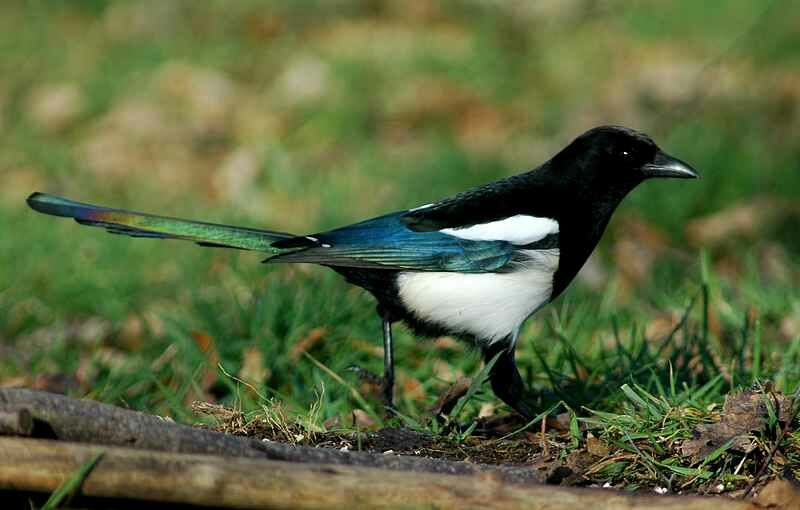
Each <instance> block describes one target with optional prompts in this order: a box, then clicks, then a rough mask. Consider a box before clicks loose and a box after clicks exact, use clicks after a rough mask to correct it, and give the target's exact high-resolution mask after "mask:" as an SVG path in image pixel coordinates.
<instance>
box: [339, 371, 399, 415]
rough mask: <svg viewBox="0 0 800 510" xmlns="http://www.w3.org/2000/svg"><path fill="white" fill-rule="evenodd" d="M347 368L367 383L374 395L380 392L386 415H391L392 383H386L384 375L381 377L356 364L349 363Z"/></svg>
mask: <svg viewBox="0 0 800 510" xmlns="http://www.w3.org/2000/svg"><path fill="white" fill-rule="evenodd" d="M347 370H349V371H351V372H354V373H355V374H356V376H357V377H358V379H359V380H360V381H361V382H362V383H365V384H367V385H368V387H369V390H370V393H372V394H376V395H377V394H380V397H381V400H382V403H383V408H384V410H385V412H386V416H387V417H389V416H392V415H393V413H392V410H394V399H393V398H392V392H393V389H394V385H391V386H390V385H389V384H387V379H386V378H385V377H381V376H379V375H378V374H376V373H374V372H370V371H369V370H367V369H366V368H363V367H360V366H358V365H351V366H349V367H348V368H347Z"/></svg>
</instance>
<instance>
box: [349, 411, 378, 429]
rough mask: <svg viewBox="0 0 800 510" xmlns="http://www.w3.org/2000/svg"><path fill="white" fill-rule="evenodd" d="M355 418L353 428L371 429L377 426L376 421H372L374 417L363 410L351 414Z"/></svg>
mask: <svg viewBox="0 0 800 510" xmlns="http://www.w3.org/2000/svg"><path fill="white" fill-rule="evenodd" d="M351 414H352V416H353V426H355V427H356V428H357V429H361V430H364V429H370V428H373V427H374V426H375V420H374V419H372V416H370V415H369V414H367V413H366V411H363V410H361V409H353V412H352V413H351Z"/></svg>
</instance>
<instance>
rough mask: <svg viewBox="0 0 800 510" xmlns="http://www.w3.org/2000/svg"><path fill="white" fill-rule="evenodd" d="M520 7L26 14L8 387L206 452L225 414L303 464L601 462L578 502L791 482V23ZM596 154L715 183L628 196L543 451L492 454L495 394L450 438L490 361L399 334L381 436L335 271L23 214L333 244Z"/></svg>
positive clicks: (376, 346)
mask: <svg viewBox="0 0 800 510" xmlns="http://www.w3.org/2000/svg"><path fill="white" fill-rule="evenodd" d="M525 5H528V4H527V3H522V2H519V3H516V2H514V3H512V2H509V3H500V2H484V1H477V0H475V1H463V2H455V1H452V2H451V1H448V2H414V3H413V4H412V5H409V3H408V2H395V1H386V2H373V1H361V2H359V1H337V2H312V3H303V4H302V6H300V4H298V3H296V2H290V1H286V2H283V1H274V2H267V3H262V2H250V1H245V0H242V1H236V2H230V1H208V2H189V1H186V2H180V1H179V2H159V1H144V2H124V1H119V2H117V1H103V0H93V1H87V2H57V1H46V0H39V1H27V2H12V3H10V4H9V5H5V6H4V7H3V15H2V16H0V50H2V51H0V76H3V78H2V80H0V131H2V136H0V182H1V183H2V185H1V186H0V231H2V232H3V235H2V236H0V384H2V385H4V386H28V387H36V388H42V389H48V390H51V391H60V392H66V393H69V394H71V395H78V396H86V397H89V398H93V399H98V400H101V401H106V402H112V403H115V404H121V405H126V406H129V407H132V408H135V409H142V410H147V411H150V412H154V413H157V414H161V415H169V416H171V417H173V418H174V419H176V420H179V421H182V422H189V423H193V422H195V421H197V420H198V419H199V418H198V415H196V414H195V413H193V412H192V409H191V407H192V406H191V404H192V402H193V401H195V400H199V401H203V402H214V403H218V404H223V405H226V406H228V407H232V408H235V409H241V410H242V411H243V412H244V413H245V414H244V416H245V418H246V419H245V422H250V421H252V420H256V422H257V420H258V419H260V418H259V417H263V416H272V418H270V419H274V420H277V422H279V423H284V424H286V423H288V424H291V426H288V430H290V431H291V432H292V434H291V437H284V438H283V439H282V440H287V441H295V442H304V441H312V440H311V439H310V438H312V437H313V438H315V439H314V441H317V440H319V441H332V442H333V443H335V444H337V445H338V444H339V443H337V441H340V440H347V441H349V443H348V444H349V446H348V447H351V448H358V447H359V446H358V441H359V439H358V438H359V437H362V436H361V435H359V434H360V433H357V432H356V431H367V432H369V431H376V430H379V429H381V428H383V427H386V426H391V427H398V426H403V427H406V428H409V429H413V430H416V431H418V432H420V433H424V434H427V435H429V436H430V437H432V438H433V439H431V441H432V442H431V443H429V444H427V443H426V445H425V446H421V447H420V451H424V452H425V454H430V455H434V454H435V453H436V452H437V451H441V452H442V453H441V455H443V456H450V457H459V456H462V457H463V458H465V459H466V458H469V459H477V460H486V461H491V460H493V459H496V460H497V461H498V462H520V463H531V462H534V463H535V462H539V460H537V459H543V458H548V459H551V460H546V461H541V462H543V464H542V465H543V467H542V470H543V472H548V470H552V469H555V468H553V466H560V465H562V464H564V465H566V464H567V463H572V464H573V465H577V464H576V462H578V460H580V459H579V457H580V456H581V455H584V453H586V454H588V455H590V457H591V458H589V459H588V460H587V459H583V460H581V462H582V464H581V465H584V466H585V465H587V463H588V466H589V467H585V468H581V469H578V468H576V469H573V470H572V472H574V473H581V475H580V476H581V477H582V478H583V479H579V478H576V477H573V478H569V479H567V478H564V480H566V482H565V483H572V482H574V483H592V484H601V485H602V484H605V483H608V484H611V485H613V486H615V487H624V488H628V489H635V488H647V489H648V490H650V489H653V488H659V490H662V489H667V490H668V491H673V492H678V491H700V492H715V491H717V492H718V491H723V492H734V493H735V492H736V491H742V490H743V489H744V488H746V487H747V485H748V484H749V483H750V482H751V481H752V480H753V478H754V476H755V475H756V474H757V473H758V472H759V471H760V470H761V469H762V468H763V466H765V465H767V464H768V465H769V467H768V468H765V469H766V470H765V474H764V476H765V477H769V476H779V475H781V476H790V475H792V473H794V472H796V471H797V470H798V468H800V460H799V459H800V457H798V455H800V453H798V448H800V447H799V446H798V445H800V434H798V433H796V432H795V431H794V428H792V427H789V428H787V429H786V434H785V435H782V432H781V431H783V430H784V424H785V422H786V419H787V418H786V417H785V416H784V415H783V414H781V413H783V412H784V411H785V409H783V408H781V406H780V405H777V407H776V404H777V403H781V402H783V404H784V405H783V407H784V408H785V407H787V405H786V402H785V401H784V400H782V399H781V398H778V397H776V395H779V394H780V395H789V394H792V393H793V392H794V391H795V389H796V388H797V386H798V383H800V370H798V366H799V365H798V361H799V359H798V358H799V357H800V295H799V294H798V291H797V289H798V288H800V287H799V286H798V283H799V282H800V272H799V269H800V265H798V260H799V259H798V253H800V245H799V244H798V241H797V240H798V238H797V236H796V234H795V232H796V228H795V225H796V224H797V220H798V215H800V211H798V208H797V206H796V205H795V204H796V203H797V197H798V193H800V172H798V168H797V161H798V160H800V158H798V156H800V138H798V137H797V136H796V133H797V131H798V128H799V127H800V124H799V121H798V118H799V117H798V115H799V113H800V112H799V111H798V107H797V105H798V104H800V53H798V52H797V49H796V40H797V35H798V34H797V30H798V29H797V26H796V19H798V14H800V10H799V9H800V7H798V5H797V4H796V3H794V2H789V1H783V2H749V1H746V0H739V1H729V2H723V3H719V4H716V5H715V6H713V8H712V7H711V6H707V5H705V4H704V3H702V2H692V1H688V0H687V1H679V2H670V3H669V4H668V5H662V6H659V8H658V9H654V8H653V7H652V6H651V5H649V4H647V3H645V2H637V3H631V2H621V1H620V2H617V1H604V2H583V1H568V2H536V3H535V4H531V5H533V6H531V7H525ZM20 27H25V29H24V30H21V29H20ZM602 123H621V124H625V125H629V126H631V127H636V128H639V129H642V130H644V131H646V132H649V133H651V134H652V135H653V136H654V137H655V138H656V139H657V141H658V142H659V143H660V144H661V145H662V146H663V147H664V148H665V149H666V150H668V151H669V152H670V153H673V154H675V155H677V156H679V157H681V158H682V159H685V160H687V161H689V162H690V163H692V164H693V165H694V166H695V167H697V168H698V169H699V170H700V173H701V174H702V175H703V178H702V179H701V180H700V181H697V182H691V183H686V182H660V183H648V184H646V185H645V186H643V187H642V188H641V189H639V190H636V192H635V193H633V194H632V196H630V197H629V198H628V199H627V201H626V203H625V204H624V205H623V207H622V208H621V210H620V211H619V212H618V213H617V215H616V216H615V219H614V220H613V221H612V225H611V226H610V229H609V232H608V233H607V235H606V237H605V239H604V241H603V243H602V245H601V246H600V248H599V250H598V254H597V256H596V257H595V258H593V259H592V260H591V261H590V263H589V264H588V266H587V268H586V269H585V271H584V272H583V273H582V274H581V276H580V277H579V278H578V280H577V281H576V282H575V284H574V285H573V286H572V287H571V289H570V290H569V291H568V292H567V293H566V295H565V296H563V297H562V298H560V299H559V300H558V301H557V302H556V303H554V304H553V305H552V306H550V307H548V308H546V309H545V310H542V311H541V312H540V313H539V314H538V315H537V317H536V318H535V319H533V320H531V321H529V323H528V324H527V326H526V328H525V331H524V332H523V334H522V337H521V338H522V340H521V342H520V344H519V349H518V359H519V364H520V365H521V366H522V367H523V373H524V375H525V377H526V379H527V380H528V381H529V382H530V384H531V385H532V387H533V388H534V389H535V390H536V391H539V392H541V394H542V398H541V402H540V404H541V410H542V411H543V412H545V411H550V413H549V420H548V424H547V426H546V428H545V434H544V437H543V436H542V434H541V427H540V424H539V423H536V424H533V425H531V427H530V428H529V429H527V430H526V431H525V432H519V433H517V434H516V435H514V436H512V437H511V438H509V439H508V440H504V442H502V443H493V442H492V441H494V440H495V439H496V438H497V433H495V432H496V430H497V428H496V427H495V429H491V427H488V428H489V429H491V430H494V431H495V432H492V433H491V434H489V436H488V437H490V439H478V438H482V437H487V436H485V435H483V434H484V432H483V431H482V430H483V429H487V427H486V425H485V424H486V422H487V420H489V421H490V422H491V420H496V419H498V417H502V416H503V415H504V414H505V413H506V412H507V410H506V409H504V408H503V407H502V406H501V405H499V404H498V402H497V400H496V399H495V398H494V397H493V396H492V394H491V392H490V391H489V390H488V387H484V386H481V385H480V384H476V385H475V386H474V390H475V391H474V392H473V393H472V394H471V395H470V396H469V398H468V399H466V401H462V403H460V404H458V405H457V406H456V408H455V410H453V411H452V412H451V413H450V414H451V415H452V416H451V419H450V420H449V421H447V420H445V419H444V418H440V419H438V420H437V419H433V414H434V413H432V412H431V411H430V409H431V408H432V407H433V406H434V403H435V401H436V400H437V398H439V396H440V395H442V394H443V393H445V392H446V391H447V389H448V388H449V387H450V386H451V385H452V384H454V383H455V382H456V381H458V380H459V379H460V378H462V377H472V378H473V379H474V380H478V381H479V380H480V379H481V378H480V377H478V376H479V372H480V370H481V365H480V360H479V358H478V357H477V356H476V355H475V353H473V352H471V351H470V349H469V348H467V347H465V346H464V345H462V344H459V343H458V342H456V341H454V340H453V339H450V338H439V339H434V340H431V341H426V342H420V341H418V340H417V339H415V338H413V336H412V335H411V334H410V333H409V332H407V331H406V330H404V329H403V328H398V329H397V343H398V346H397V353H396V357H397V360H398V361H397V365H398V391H397V399H398V413H399V414H398V415H397V416H395V417H394V418H392V419H390V420H385V419H384V418H383V416H382V413H381V412H380V410H379V406H378V400H377V399H376V398H375V395H374V392H373V389H372V388H370V387H369V385H366V384H364V383H362V382H361V381H360V380H359V379H358V377H356V375H355V374H354V373H352V372H350V371H348V370H347V368H348V367H349V366H351V365H353V364H358V365H360V366H363V367H366V368H368V369H371V370H373V371H376V372H379V371H380V370H381V350H380V342H379V339H380V325H379V323H378V321H377V319H376V318H375V317H374V312H373V304H372V303H371V301H370V299H369V298H368V297H367V296H365V295H364V294H363V293H362V292H360V291H359V290H357V289H353V288H350V287H347V286H346V285H345V284H344V283H343V282H342V281H341V280H340V279H339V278H338V277H336V276H335V275H334V274H331V273H329V272H326V271H325V270H323V269H319V268H311V267H282V268H273V267H266V266H263V265H261V264H259V263H258V262H259V260H260V257H259V256H258V255H254V254H251V253H238V252H230V251H224V250H208V249H206V250H204V249H200V248H198V247H196V246H193V245H188V244H186V245H184V244H180V243H158V242H150V241H145V240H132V239H123V238H118V237H113V236H109V235H106V234H104V233H102V232H100V231H97V230H89V229H85V228H80V227H78V226H77V225H75V224H74V223H72V222H67V221H61V220H57V219H54V218H45V217H43V216H39V215H35V214H33V213H31V211H29V210H28V209H27V208H26V207H25V206H24V199H25V197H26V196H27V195H28V194H29V193H30V192H31V191H34V190H41V191H49V192H55V193H61V194H65V195H68V196H71V197H74V198H76V199H81V200H85V201H92V202H96V203H100V204H104V205H118V206H123V207H128V208H134V209H140V210H145V211H151V212H158V213H164V214H169V215H175V216H187V217H195V218H197V219H202V220H207V221H216V222H231V223H239V224H243V225H251V226H265V227H271V228H274V229H278V230H286V231H293V232H303V233H305V232H314V231H317V230H320V229H324V228H330V227H334V226H336V225H339V224H343V223H347V222H351V221H355V220H358V219H361V218H364V217H368V216H373V215H377V214H380V213H383V212H386V211H389V210H397V209H401V208H406V207H411V206H414V205H419V204H422V203H426V202H428V201H430V200H432V199H436V198H439V197H442V196H446V195H448V194H451V193H454V192H457V191H459V190H462V189H464V188H466V187H468V186H470V185H474V184H478V183H483V182H486V181H489V180H491V179H495V178H498V177H501V176H505V175H510V174H512V173H514V172H517V171H520V170H525V169H528V168H530V167H532V166H534V165H536V164H538V163H539V162H541V161H543V160H544V159H546V158H547V157H549V156H550V155H551V154H552V153H553V152H554V151H555V150H557V149H558V148H560V147H561V146H563V145H564V144H566V143H568V142H569V141H570V140H571V139H572V138H573V137H574V136H575V135H577V134H578V133H580V132H582V131H583V130H585V129H586V128H588V127H591V126H593V125H597V124H602ZM767 380H769V381H772V383H771V384H767V383H766V381H767ZM746 388H755V389H756V390H757V393H755V395H759V396H758V397H757V398H756V397H754V398H756V400H757V402H750V401H749V400H748V402H750V403H751V404H752V405H751V407H750V408H748V409H749V410H747V411H742V412H740V413H739V414H738V415H739V416H744V417H748V416H749V421H747V420H746V419H744V418H743V419H742V421H741V423H739V424H738V425H735V424H734V425H731V424H729V423H728V422H726V421H725V418H724V416H726V415H731V414H733V415H737V414H736V413H735V412H733V411H732V409H733V408H729V409H727V410H726V409H725V408H724V403H725V396H726V395H728V394H731V393H732V392H733V394H737V392H739V391H741V390H743V389H746ZM748 395H749V394H748ZM776 409H777V410H776ZM781 416H784V418H783V419H782V418H781ZM203 420H204V421H205V422H206V423H209V424H211V423H213V420H211V419H209V418H207V417H204V418H203ZM719 420H722V421H719ZM782 420H783V421H782ZM717 422H718V423H722V425H721V426H720V427H716V428H713V427H712V428H709V427H711V426H712V425H713V424H714V423H717ZM704 424H705V427H704V426H703V425H704ZM518 425H522V424H518ZM729 425H730V427H729ZM493 426H494V425H493ZM727 428H730V429H731V430H727ZM722 429H726V430H727V432H725V433H723V431H722ZM502 430H503V432H502V433H501V435H502V434H505V433H510V432H512V431H513V430H515V429H514V427H513V426H509V428H508V429H502ZM329 433H335V434H338V435H337V436H333V438H332V439H325V438H326V437H327V436H326V434H329ZM486 434H488V432H486ZM704 434H705V435H704ZM715 434H716V435H715ZM712 436H713V437H712ZM342 437H343V438H344V439H341V438H342ZM320 438H321V439H320ZM362 440H365V441H367V439H365V437H362ZM369 441H371V440H369ZM487 441H488V442H487ZM509 441H510V442H509ZM776 443H777V444H778V446H779V448H778V449H775V448H774V446H775V444H776ZM498 444H500V445H501V446H498ZM443 445H444V446H443ZM476 445H477V446H476ZM487 445H488V446H487ZM341 446H345V445H344V444H342V445H341ZM341 446H340V447H341ZM361 446H362V447H364V443H363V442H362V444H361ZM384 446H386V445H384ZM388 449H395V445H394V444H392V445H390V448H388ZM545 450H546V453H547V455H546V456H543V455H541V454H542V452H543V451H545ZM773 450H775V453H774V455H772V457H771V458H770V456H769V454H770V452H772V451H773ZM571 455H572V457H570V456H571ZM576 459H578V460H576ZM767 460H769V462H768V463H767V462H766V461H767ZM584 461H585V462H584ZM562 473H565V471H563V470H562ZM586 480H588V482H586ZM559 481H560V480H559Z"/></svg>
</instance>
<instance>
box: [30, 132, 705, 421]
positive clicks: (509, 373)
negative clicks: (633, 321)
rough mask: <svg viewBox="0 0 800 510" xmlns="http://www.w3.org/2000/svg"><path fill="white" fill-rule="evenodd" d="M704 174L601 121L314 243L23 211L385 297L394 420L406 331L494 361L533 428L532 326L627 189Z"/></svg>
mask: <svg viewBox="0 0 800 510" xmlns="http://www.w3.org/2000/svg"><path fill="white" fill-rule="evenodd" d="M698 177H699V176H698V173H697V171H696V170H694V169H693V168H692V167H691V166H690V165H689V164H688V163H685V162H683V161H681V160H680V159H678V158H676V157H673V156H670V155H669V154H667V153H666V152H664V151H662V150H661V149H660V148H659V146H658V145H657V144H656V143H655V142H654V141H653V139H652V138H651V137H650V136H648V135H646V134H644V133H642V132H639V131H636V130H633V129H630V128H626V127H622V126H614V125H605V126H598V127H595V128H592V129H589V130H588V131H586V132H585V133H583V134H581V135H579V136H578V137H577V138H575V139H574V140H573V141H572V142H571V143H569V144H568V145H567V146H566V147H565V148H563V149H562V150H561V151H559V152H558V153H556V154H555V155H554V156H553V157H552V158H551V159H549V160H548V161H546V162H545V163H543V164H541V165H540V166H538V167H536V168H534V169H533V170H530V171H526V172H524V173H520V174H517V175H513V176H510V177H506V178H503V179H500V180H497V181H494V182H490V183H488V184H484V185H481V186H477V187H475V188H472V189H469V190H467V191H464V192H462V193H459V194H456V195H454V196H451V197H448V198H445V199H442V200H439V201H437V202H432V203H429V204H425V205H422V206H419V207H415V208H413V209H408V210H401V211H397V212H392V213H388V214H384V215H382V216H377V217H375V218H372V219H367V220H364V221H360V222H358V223H354V224H352V225H347V226H344V227H340V228H335V229H333V230H328V231H324V232H317V233H312V234H304V235H296V234H290V233H286V232H278V231H272V230H263V229H256V228H245V227H236V226H231V225H222V224H215V223H206V222H200V221H191V220H184V219H178V218H171V217H165V216H157V215H152V214H146V213H139V212H133V211H128V210H123V209H115V208H110V207H100V206H95V205H90V204H85V203H80V202H76V201H73V200H70V199H67V198H62V197H58V196H54V195H49V194H45V193H40V192H35V193H33V194H32V195H30V196H29V197H28V199H27V203H28V205H29V206H30V207H31V208H33V209H34V210H36V211H38V212H40V213H45V214H49V215H55V216H63V217H68V218H73V219H75V220H76V221H77V222H78V223H80V224H82V225H90V226H95V227H103V228H105V229H106V230H107V231H108V232H110V233H112V234H122V235H127V236H132V237H142V238H151V239H182V240H188V241H194V242H196V243H197V244H199V245H202V246H213V247H226V248H238V249H243V250H253V251H257V252H267V253H269V254H270V257H269V258H267V259H266V260H264V262H267V263H271V264H286V263H311V264H318V265H321V266H326V267H328V268H330V269H332V270H334V271H336V272H337V273H339V274H340V275H342V276H343V277H344V278H345V280H346V281H347V282H349V283H351V284H354V285H357V286H359V287H361V288H363V289H365V290H366V291H367V292H368V293H370V294H372V296H373V297H374V298H375V300H376V301H377V306H376V311H377V314H378V316H379V318H380V321H381V323H382V327H383V345H384V373H383V377H382V378H381V381H382V383H381V385H382V394H381V395H382V399H383V403H384V405H385V406H386V409H387V410H391V409H393V396H394V391H393V388H394V354H393V353H394V345H393V339H392V326H393V324H395V323H397V322H402V323H405V324H406V325H407V326H408V327H410V329H411V330H412V331H413V332H414V333H415V334H416V335H419V336H420V337H435V336H442V335H449V336H453V337H456V338H459V339H461V340H464V341H466V342H468V343H469V344H471V345H473V346H474V347H476V348H477V349H479V350H480V351H481V353H482V356H483V360H484V362H485V363H487V364H489V363H493V364H492V365H491V368H490V370H489V371H488V380H489V383H490V386H491V388H492V390H493V392H494V394H495V395H496V396H497V397H498V398H499V399H500V400H502V401H503V402H505V403H506V404H507V405H508V406H509V407H511V408H512V409H513V410H515V411H516V412H518V413H519V414H521V415H522V416H524V417H526V418H532V417H533V416H535V414H536V404H535V402H534V399H532V398H531V392H530V390H529V388H528V387H527V386H526V384H525V382H524V381H523V379H522V377H521V375H520V373H519V370H518V368H517V365H516V363H515V357H514V352H515V347H516V344H517V342H518V339H519V333H520V329H521V327H522V325H523V324H524V323H525V321H526V320H527V319H528V318H529V317H531V316H532V315H533V314H535V313H536V312H537V311H538V310H540V309H541V308H542V307H543V306H545V305H546V304H548V303H550V302H552V301H553V300H554V299H555V298H556V297H558V296H559V295H561V294H562V293H563V292H564V290H565V289H566V288H567V286H568V285H569V283H570V282H571V281H572V280H573V279H574V278H575V276H576V275H577V273H578V271H579V270H580V269H581V267H582V266H583V265H584V263H585V262H586V260H587V259H588V257H589V255H590V254H591V253H592V251H593V250H594V249H595V247H596V246H597V244H598V242H599V241H600V239H601V237H602V235H603V232H604V231H605V229H606V226H607V225H608V223H609V221H610V219H611V216H612V214H613V212H614V210H615V209H616V208H617V206H618V205H619V204H620V203H621V201H622V200H623V198H624V197H625V196H626V195H627V194H628V193H629V192H631V191H632V190H633V189H634V188H636V187H637V186H638V185H639V184H641V183H642V182H644V181H646V180H649V179H653V178H679V179H691V178H698Z"/></svg>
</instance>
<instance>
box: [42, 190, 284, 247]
mask: <svg viewBox="0 0 800 510" xmlns="http://www.w3.org/2000/svg"><path fill="white" fill-rule="evenodd" d="M28 205H29V206H30V207H31V208H32V209H34V210H36V211H38V212H40V213H44V214H51V215H53V216H63V217H66V218H73V219H75V221H77V222H78V223H80V224H81V225H91V226H93V227H104V228H105V229H106V230H107V231H108V232H110V233H112V234H123V235H128V236H132V237H149V238H156V239H184V240H187V241H194V242H196V243H197V244H200V245H202V246H218V247H224V248H239V249H242V250H255V251H264V252H273V253H274V252H280V251H282V250H279V249H277V248H273V247H272V243H274V242H275V241H279V240H281V239H290V238H292V237H295V236H294V235H292V234H287V233H283V232H272V231H270V230H259V229H254V228H242V227H233V226H230V225H218V224H215V223H205V222H201V221H190V220H182V219H179V218H168V217H165V216H155V215H152V214H145V213H139V212H133V211H125V210H122V209H110V208H108V207H99V206H96V205H90V204H82V203H80V202H75V201H72V200H69V199H66V198H61V197H57V196H53V195H47V194H45V193H38V192H37V193H34V194H32V195H31V196H29V197H28Z"/></svg>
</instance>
